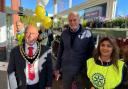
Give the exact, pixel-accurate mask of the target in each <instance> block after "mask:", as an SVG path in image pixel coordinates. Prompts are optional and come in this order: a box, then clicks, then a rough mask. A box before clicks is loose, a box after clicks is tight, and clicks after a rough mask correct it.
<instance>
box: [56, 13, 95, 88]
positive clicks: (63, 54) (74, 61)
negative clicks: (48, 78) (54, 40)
mask: <svg viewBox="0 0 128 89" xmlns="http://www.w3.org/2000/svg"><path fill="white" fill-rule="evenodd" d="M68 21H69V28H68V29H66V30H64V31H63V32H62V34H61V41H60V47H59V53H58V59H57V64H56V70H55V76H56V78H57V79H58V77H59V75H60V74H59V73H60V70H61V69H62V75H63V76H62V79H63V86H64V89H71V87H72V82H73V81H74V80H75V79H76V78H77V76H79V75H80V73H81V70H82V69H83V67H84V64H85V62H86V59H87V58H89V57H90V56H91V54H92V50H93V48H94V42H93V37H92V33H91V32H90V31H89V30H86V29H83V28H82V26H81V25H80V18H79V15H78V13H76V12H71V13H69V16H68ZM76 81H77V80H76ZM77 85H78V86H77V87H78V89H84V88H82V87H81V86H82V85H81V84H80V81H79V82H77Z"/></svg>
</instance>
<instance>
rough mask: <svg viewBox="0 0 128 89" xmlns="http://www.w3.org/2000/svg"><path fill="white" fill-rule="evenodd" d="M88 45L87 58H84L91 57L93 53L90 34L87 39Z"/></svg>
mask: <svg viewBox="0 0 128 89" xmlns="http://www.w3.org/2000/svg"><path fill="white" fill-rule="evenodd" d="M88 45H89V46H88V48H87V50H88V51H87V53H86V54H87V58H86V59H89V58H91V57H92V54H93V50H94V48H95V43H94V37H93V36H91V37H90V41H89V44H88Z"/></svg>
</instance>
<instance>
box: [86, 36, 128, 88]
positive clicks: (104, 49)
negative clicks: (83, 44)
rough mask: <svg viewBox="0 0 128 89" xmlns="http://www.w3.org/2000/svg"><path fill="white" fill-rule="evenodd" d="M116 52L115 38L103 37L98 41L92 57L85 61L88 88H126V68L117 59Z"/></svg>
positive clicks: (127, 86) (117, 54)
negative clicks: (88, 82)
mask: <svg viewBox="0 0 128 89" xmlns="http://www.w3.org/2000/svg"><path fill="white" fill-rule="evenodd" d="M118 52H119V50H118V47H117V45H116V41H115V39H113V38H110V37H104V38H102V39H101V40H100V41H99V44H98V46H97V49H96V50H95V53H94V56H93V58H89V59H88V60H87V62H86V66H87V72H86V73H87V77H88V79H89V80H88V81H90V84H89V85H88V88H89V89H128V85H127V84H126V82H125V81H126V80H127V78H126V76H128V75H127V68H126V66H125V64H124V62H123V61H120V60H118V59H119V53H118ZM88 88H87V89H88Z"/></svg>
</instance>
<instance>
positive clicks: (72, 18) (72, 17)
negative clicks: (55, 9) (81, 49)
mask: <svg viewBox="0 0 128 89" xmlns="http://www.w3.org/2000/svg"><path fill="white" fill-rule="evenodd" d="M68 22H69V26H70V28H71V29H72V31H76V30H77V28H78V26H79V23H80V18H79V15H78V14H77V13H76V12H71V13H70V14H69V16H68Z"/></svg>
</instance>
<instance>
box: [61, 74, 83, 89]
mask: <svg viewBox="0 0 128 89" xmlns="http://www.w3.org/2000/svg"><path fill="white" fill-rule="evenodd" d="M84 78H85V76H83V74H78V75H76V74H75V73H67V72H66V73H63V77H62V82H63V89H72V84H73V82H75V86H77V89H85V80H84Z"/></svg>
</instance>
